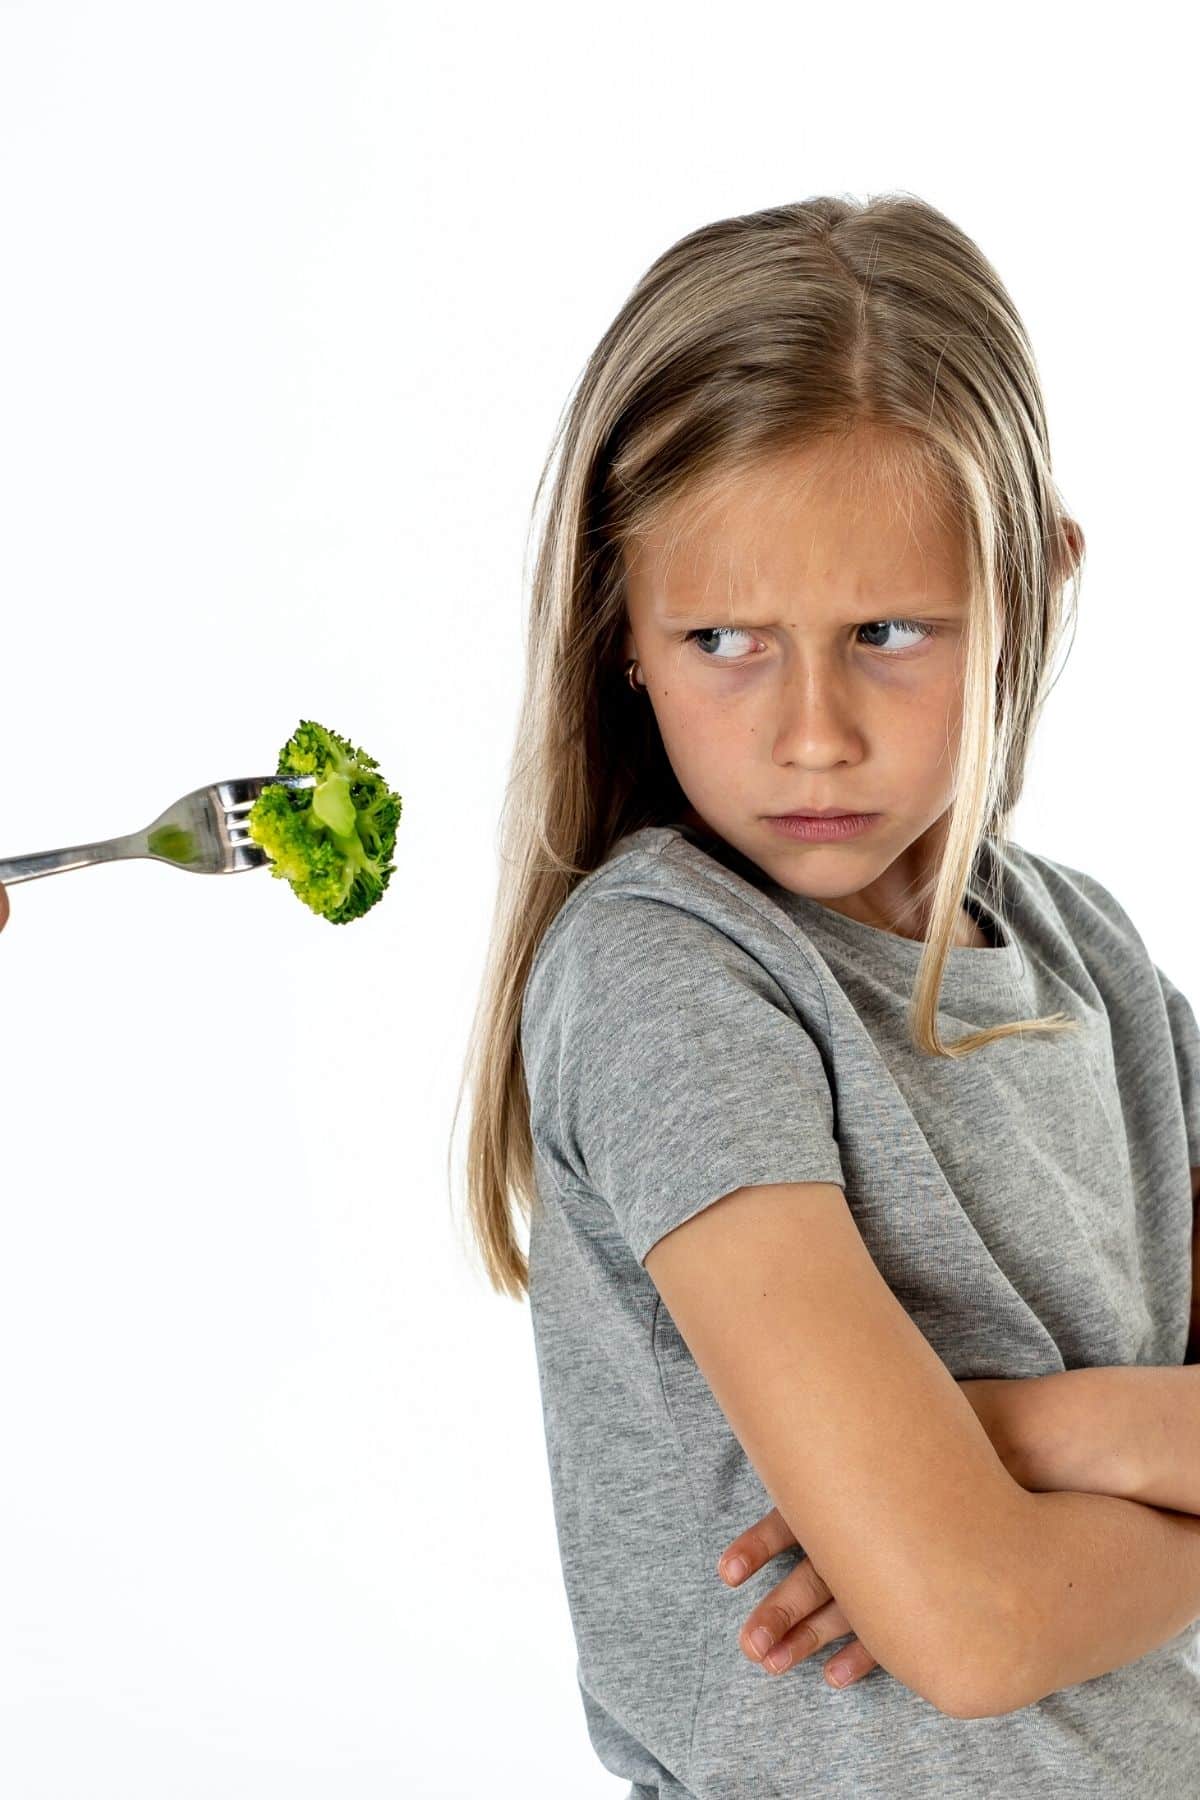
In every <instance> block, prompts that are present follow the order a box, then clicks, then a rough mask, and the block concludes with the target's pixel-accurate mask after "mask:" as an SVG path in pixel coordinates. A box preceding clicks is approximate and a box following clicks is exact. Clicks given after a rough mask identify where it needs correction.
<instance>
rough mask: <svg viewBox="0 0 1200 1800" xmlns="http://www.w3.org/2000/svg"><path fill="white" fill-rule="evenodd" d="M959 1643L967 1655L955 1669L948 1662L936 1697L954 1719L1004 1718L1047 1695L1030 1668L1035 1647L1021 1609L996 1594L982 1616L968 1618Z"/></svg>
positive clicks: (936, 1702)
mask: <svg viewBox="0 0 1200 1800" xmlns="http://www.w3.org/2000/svg"><path fill="white" fill-rule="evenodd" d="M956 1641H957V1643H958V1644H959V1645H960V1646H964V1647H965V1648H964V1650H963V1653H962V1654H960V1655H958V1656H957V1657H956V1658H955V1659H954V1666H953V1668H948V1667H947V1666H946V1665H944V1664H943V1666H942V1669H941V1671H940V1674H939V1679H938V1681H937V1684H936V1687H935V1690H934V1693H933V1695H932V1696H931V1698H932V1700H933V1704H934V1705H935V1706H936V1707H937V1709H938V1711H939V1712H942V1713H945V1714H946V1716H947V1717H948V1718H951V1719H1000V1718H1003V1717H1004V1715H1005V1714H1006V1713H1014V1712H1019V1711H1020V1710H1021V1708H1022V1707H1025V1706H1029V1705H1031V1704H1032V1703H1033V1701H1035V1700H1038V1699H1041V1698H1042V1692H1043V1690H1042V1689H1040V1688H1039V1687H1038V1686H1037V1682H1036V1677H1035V1676H1034V1674H1033V1672H1032V1671H1031V1670H1030V1669H1028V1668H1027V1657H1028V1653H1029V1650H1030V1648H1031V1646H1030V1645H1028V1643H1026V1642H1025V1640H1024V1639H1023V1638H1022V1635H1021V1617H1020V1609H1019V1608H1018V1607H1017V1606H1016V1605H1015V1604H1014V1603H1013V1601H1012V1599H1011V1597H1010V1596H1009V1595H1008V1594H1007V1593H1005V1592H1003V1591H1000V1592H997V1593H996V1595H995V1597H994V1599H993V1601H992V1603H991V1604H990V1605H989V1606H987V1607H986V1608H985V1609H984V1611H983V1613H982V1615H977V1616H976V1617H975V1618H974V1619H973V1620H971V1621H969V1622H967V1623H966V1624H965V1626H964V1627H963V1628H962V1630H961V1631H960V1634H959V1636H958V1638H957V1640H956Z"/></svg>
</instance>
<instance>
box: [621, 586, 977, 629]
mask: <svg viewBox="0 0 1200 1800" xmlns="http://www.w3.org/2000/svg"><path fill="white" fill-rule="evenodd" d="M866 604H867V603H864V605H863V607H861V608H860V609H859V616H858V617H857V618H856V619H853V620H850V621H848V623H851V624H855V625H874V624H875V623H876V622H877V621H878V620H880V619H886V618H901V617H903V618H909V617H912V618H918V619H926V618H928V619H948V618H957V617H958V615H959V614H960V613H961V612H962V611H963V609H964V605H965V602H964V601H962V600H956V599H953V598H951V597H950V596H947V595H944V594H939V595H934V596H932V597H927V596H926V595H923V594H894V595H892V596H891V597H890V598H888V599H886V600H878V601H876V602H875V606H876V610H875V611H874V612H868V611H867V610H866ZM880 607H882V608H884V609H885V610H883V611H880V610H879V608H880ZM889 608H890V611H889V610H887V609H889ZM771 610H774V609H770V608H769V609H768V611H771ZM654 617H655V618H656V619H657V620H658V622H659V623H660V624H662V625H694V624H696V623H697V622H698V621H701V620H703V621H704V622H705V623H711V621H712V620H714V619H719V620H720V622H721V624H722V625H738V626H741V625H751V624H753V625H769V624H777V623H779V621H778V620H777V619H771V618H766V619H762V618H753V617H752V616H751V615H750V614H749V613H746V612H745V611H744V610H740V609H739V608H738V607H736V606H735V607H728V606H727V607H726V608H725V610H724V611H721V610H720V601H713V600H695V601H691V602H689V603H688V604H686V605H683V606H676V607H666V606H656V607H655V608H654ZM790 622H791V623H793V624H794V623H797V621H795V620H793V621H790Z"/></svg>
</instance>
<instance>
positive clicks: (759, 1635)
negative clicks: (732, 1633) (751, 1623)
mask: <svg viewBox="0 0 1200 1800" xmlns="http://www.w3.org/2000/svg"><path fill="white" fill-rule="evenodd" d="M750 1642H751V1643H752V1644H753V1646H754V1648H755V1649H756V1650H757V1651H758V1654H759V1655H760V1656H765V1655H766V1654H767V1651H768V1650H769V1649H770V1648H771V1645H772V1644H773V1643H774V1642H775V1639H774V1638H773V1637H772V1636H771V1634H770V1632H769V1631H768V1630H767V1629H766V1627H765V1625H756V1626H755V1627H754V1630H753V1631H752V1632H751V1633H750Z"/></svg>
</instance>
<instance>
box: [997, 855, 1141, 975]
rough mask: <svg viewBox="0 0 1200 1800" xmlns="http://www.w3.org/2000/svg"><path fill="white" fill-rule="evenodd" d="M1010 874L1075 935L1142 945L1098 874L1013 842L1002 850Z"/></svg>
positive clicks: (1135, 930) (1126, 914) (1134, 927)
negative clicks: (1117, 939)
mask: <svg viewBox="0 0 1200 1800" xmlns="http://www.w3.org/2000/svg"><path fill="white" fill-rule="evenodd" d="M1002 858H1003V861H1004V863H1005V866H1006V869H1007V871H1008V874H1009V879H1010V880H1011V881H1014V882H1015V883H1016V884H1017V885H1018V886H1019V887H1020V888H1021V889H1022V890H1023V893H1024V897H1025V898H1026V900H1027V901H1031V902H1032V903H1033V904H1034V905H1035V906H1039V907H1040V909H1041V910H1042V911H1043V912H1046V913H1056V914H1057V915H1058V917H1059V918H1060V919H1061V921H1062V923H1063V924H1064V926H1065V927H1066V928H1067V931H1068V933H1069V935H1070V936H1071V937H1073V938H1076V939H1078V938H1080V937H1084V938H1100V939H1102V940H1108V941H1110V942H1111V941H1112V940H1113V939H1114V938H1119V939H1121V940H1124V941H1125V942H1126V943H1128V944H1129V945H1130V946H1131V947H1135V948H1142V949H1144V945H1143V943H1142V937H1141V933H1140V932H1139V931H1138V929H1137V926H1136V925H1135V924H1134V922H1133V920H1132V919H1131V918H1130V916H1129V914H1128V913H1127V912H1126V910H1125V908H1124V907H1123V906H1122V905H1121V903H1120V901H1119V900H1118V899H1117V898H1116V896H1115V894H1113V893H1112V891H1111V890H1110V889H1109V888H1108V887H1106V886H1105V884H1104V883H1103V882H1102V881H1101V880H1100V879H1099V878H1098V877H1097V876H1095V875H1093V874H1090V873H1089V872H1088V871H1087V870H1085V869H1076V868H1073V867H1072V866H1071V865H1070V864H1069V863H1063V862H1058V861H1057V860H1055V859H1054V858H1053V857H1049V856H1045V855H1043V854H1042V853H1041V852H1040V851H1036V850H1028V849H1026V848H1024V847H1023V846H1022V845H1020V844H1015V843H1009V844H1007V845H1006V846H1005V847H1004V849H1003V851H1002Z"/></svg>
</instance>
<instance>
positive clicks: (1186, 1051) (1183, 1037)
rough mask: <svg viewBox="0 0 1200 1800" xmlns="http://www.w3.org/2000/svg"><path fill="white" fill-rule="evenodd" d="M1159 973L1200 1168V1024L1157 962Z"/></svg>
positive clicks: (1193, 1156) (1191, 1155)
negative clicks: (1198, 1024) (1199, 1025)
mask: <svg viewBox="0 0 1200 1800" xmlns="http://www.w3.org/2000/svg"><path fill="white" fill-rule="evenodd" d="M1155 973H1156V974H1157V976H1158V980H1159V985H1160V987H1161V988H1162V993H1163V999H1164V1000H1165V1001H1166V1003H1167V1017H1168V1019H1169V1020H1170V1022H1171V1040H1172V1042H1173V1044H1174V1046H1175V1066H1176V1068H1177V1069H1178V1071H1179V1087H1180V1091H1181V1093H1182V1096H1183V1116H1184V1120H1185V1122H1186V1124H1187V1141H1188V1160H1189V1162H1190V1163H1191V1165H1192V1167H1193V1168H1200V1027H1198V1026H1197V1024H1196V1015H1195V1013H1194V1012H1193V1010H1192V1007H1191V1004H1190V1002H1189V1001H1188V1000H1187V998H1186V997H1185V995H1183V994H1181V993H1180V991H1179V989H1178V988H1177V987H1176V986H1175V984H1174V982H1173V981H1171V980H1170V979H1169V977H1168V976H1166V975H1164V974H1163V971H1162V970H1161V969H1160V968H1158V966H1157V964H1156V965H1155Z"/></svg>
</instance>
